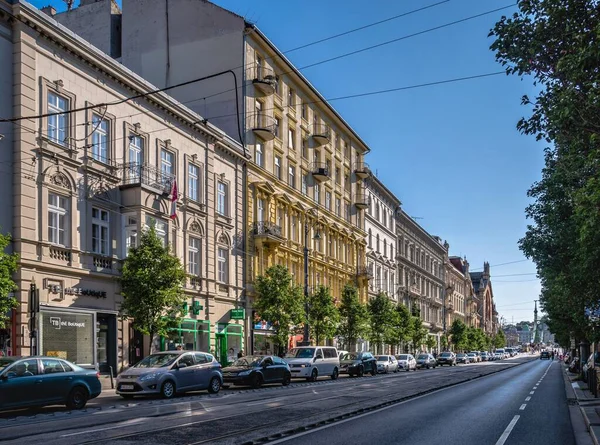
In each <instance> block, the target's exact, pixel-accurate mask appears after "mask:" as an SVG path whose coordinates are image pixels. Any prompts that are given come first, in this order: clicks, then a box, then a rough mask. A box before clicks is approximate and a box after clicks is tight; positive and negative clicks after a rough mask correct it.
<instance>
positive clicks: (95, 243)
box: [92, 207, 110, 255]
mask: <svg viewBox="0 0 600 445" xmlns="http://www.w3.org/2000/svg"><path fill="white" fill-rule="evenodd" d="M108 229H109V217H108V211H106V210H103V209H98V208H96V207H92V252H94V253H97V254H99V255H108V254H109V243H110V241H109V230H108Z"/></svg>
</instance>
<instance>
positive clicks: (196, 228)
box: [189, 221, 202, 235]
mask: <svg viewBox="0 0 600 445" xmlns="http://www.w3.org/2000/svg"><path fill="white" fill-rule="evenodd" d="M189 230H190V232H194V233H198V234H200V235H201V234H202V226H201V225H200V223H199V222H198V221H192V223H191V224H190V229H189Z"/></svg>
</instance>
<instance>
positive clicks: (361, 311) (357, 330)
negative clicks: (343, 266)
mask: <svg viewBox="0 0 600 445" xmlns="http://www.w3.org/2000/svg"><path fill="white" fill-rule="evenodd" d="M339 310H340V324H339V326H338V335H339V336H340V337H341V338H342V339H343V344H344V345H345V347H346V348H347V349H352V348H353V347H354V345H356V341H357V340H358V339H359V338H361V337H363V336H364V335H365V334H366V333H367V332H368V321H369V314H368V312H367V308H366V307H365V305H364V304H362V303H361V302H360V301H359V298H358V289H356V286H354V285H353V284H346V286H344V290H343V291H342V301H341V303H340V308H339Z"/></svg>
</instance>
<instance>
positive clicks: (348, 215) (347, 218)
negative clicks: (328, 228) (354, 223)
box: [344, 201, 350, 221]
mask: <svg viewBox="0 0 600 445" xmlns="http://www.w3.org/2000/svg"><path fill="white" fill-rule="evenodd" d="M344 205H345V206H346V221H350V203H349V202H347V201H346V203H345V204H344Z"/></svg>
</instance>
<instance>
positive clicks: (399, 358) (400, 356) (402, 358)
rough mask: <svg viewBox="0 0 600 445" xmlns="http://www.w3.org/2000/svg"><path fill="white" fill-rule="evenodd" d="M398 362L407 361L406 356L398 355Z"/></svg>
mask: <svg viewBox="0 0 600 445" xmlns="http://www.w3.org/2000/svg"><path fill="white" fill-rule="evenodd" d="M396 358H397V359H398V360H408V355H399V356H398V357H396Z"/></svg>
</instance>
